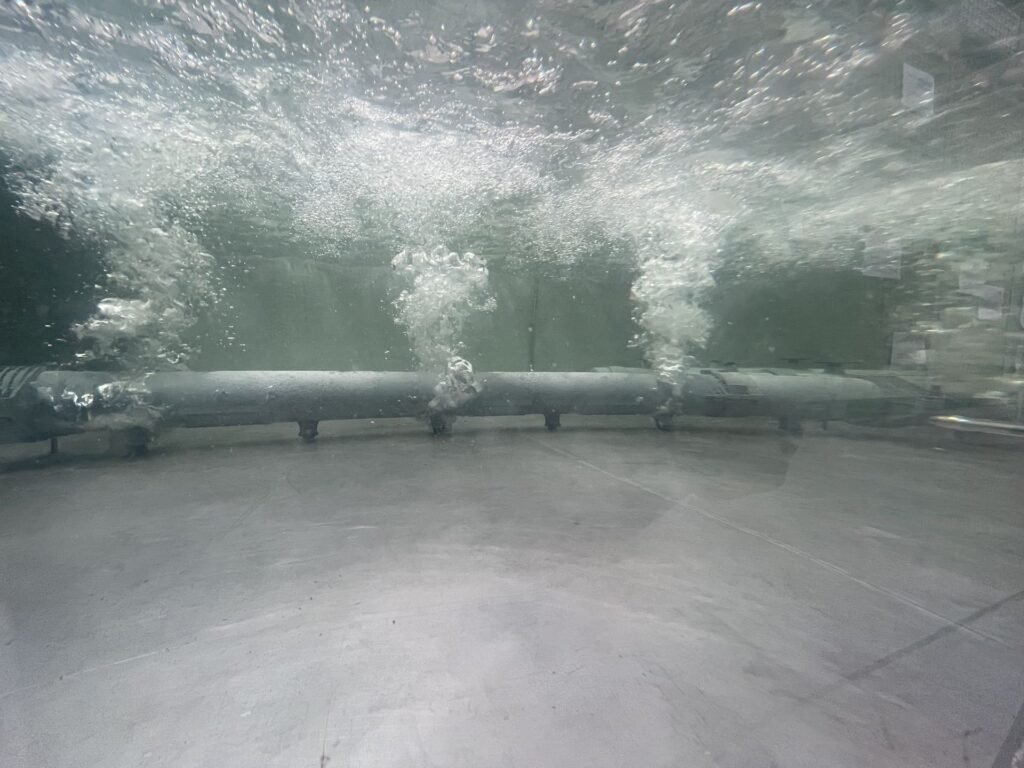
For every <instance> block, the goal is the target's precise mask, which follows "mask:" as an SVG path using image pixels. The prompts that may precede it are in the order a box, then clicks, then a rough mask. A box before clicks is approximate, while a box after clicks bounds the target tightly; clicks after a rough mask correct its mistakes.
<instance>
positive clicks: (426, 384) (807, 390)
mask: <svg viewBox="0 0 1024 768" xmlns="http://www.w3.org/2000/svg"><path fill="white" fill-rule="evenodd" d="M443 386H444V383H443V381H441V380H440V379H439V377H438V376H436V375H433V374H427V373H404V372H333V371H214V372H207V373H199V372H159V373H148V374H143V375H141V376H137V377H132V378H119V377H117V376H116V375H114V374H111V373H97V372H76V371H63V370H44V369H39V368H33V369H28V368H20V369H11V368H8V369H0V442H14V441H28V440H44V439H48V438H51V437H58V436H60V435H66V434H73V433H76V432H83V431H87V430H94V429H109V430H128V429H133V430H140V429H141V430H144V431H145V430H148V431H153V430H156V429H157V428H160V427H209V426H236V425H244V424H270V423H275V422H288V421H292V422H296V423H298V424H299V425H300V434H301V435H302V436H303V438H304V439H307V440H312V439H314V438H315V437H316V433H317V429H316V427H317V424H318V422H320V421H329V420H338V419H372V418H393V417H422V418H427V419H428V420H430V423H431V426H432V428H433V429H434V431H435V432H444V431H447V430H448V429H449V428H450V426H451V423H452V421H454V419H455V417H456V416H511V415H523V414H540V415H543V416H544V418H545V424H546V425H547V426H548V427H549V428H551V429H554V428H557V426H558V425H559V419H558V416H559V415H560V414H563V413H578V414H587V415H598V414H604V415H619V414H647V415H652V416H654V417H655V419H656V421H657V422H658V424H659V426H667V424H668V423H669V420H670V419H671V417H672V416H673V415H677V414H678V415H700V416H721V417H742V416H774V417H778V418H779V419H780V424H785V425H786V428H787V429H795V428H798V427H799V420H800V419H802V418H813V419H816V420H823V421H827V420H848V421H850V420H858V419H869V418H870V419H878V418H887V417H894V416H902V417H906V416H915V415H928V414H934V413H936V412H938V411H939V410H940V408H941V405H942V398H941V397H939V398H936V397H935V395H934V394H932V393H929V392H927V391H925V390H923V389H922V388H921V387H918V386H916V385H913V384H911V383H909V382H907V381H905V380H902V379H899V378H897V377H893V376H887V375H881V374H862V375H851V374H842V375H836V374H824V373H812V372H807V371H786V370H776V369H760V370H712V369H701V370H700V371H698V372H693V373H688V374H686V375H685V376H683V377H682V380H681V381H680V383H678V384H676V385H675V386H671V385H669V384H667V383H665V382H662V381H659V380H658V378H657V377H656V376H655V374H654V373H652V372H648V371H632V372H620V371H612V370H598V371H594V372H587V373H535V372H494V373H479V374H476V375H475V376H474V377H472V379H471V380H470V381H469V383H468V385H467V386H466V387H465V388H464V389H462V390H460V391H459V392H457V393H455V394H456V396H455V397H454V398H453V397H451V396H446V397H440V394H441V393H442V390H441V389H439V388H442V387H443ZM447 394H448V395H451V393H447Z"/></svg>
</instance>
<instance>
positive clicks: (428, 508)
mask: <svg viewBox="0 0 1024 768" xmlns="http://www.w3.org/2000/svg"><path fill="white" fill-rule="evenodd" d="M538 421H539V420H538V419H509V420H500V421H493V420H479V421H473V420H463V421H460V422H459V423H458V424H457V425H456V430H455V434H454V435H453V436H451V437H450V438H446V439H436V438H432V437H430V436H429V435H427V434H425V431H426V430H425V428H424V427H423V426H422V425H417V424H415V423H414V422H411V421H396V422H389V423H384V422H380V423H377V424H340V425H331V424H325V425H323V428H322V430H321V433H322V437H321V439H320V440H319V441H318V443H317V444H315V445H303V444H300V443H298V442H297V441H296V440H295V439H294V437H293V433H294V431H295V428H294V426H290V425H283V426H275V427H259V428H246V429H236V430H196V431H191V432H180V433H174V434H172V435H170V436H168V438H167V439H166V440H165V441H163V443H162V444H161V446H160V447H158V448H157V449H156V450H155V451H154V452H153V455H151V456H149V457H147V458H145V459H141V460H121V459H116V458H111V457H108V456H103V455H101V454H99V453H98V452H97V448H96V445H97V444H96V439H95V438H94V437H92V436H85V437H81V438H76V439H74V440H68V441H65V442H66V447H65V448H63V449H62V450H64V452H63V453H62V454H60V455H59V456H58V457H56V459H55V460H47V461H42V462H35V461H33V460H31V458H30V457H31V456H34V455H38V454H40V453H41V452H44V448H43V446H41V445H34V446H28V447H24V446H19V447H17V448H13V449H5V452H4V453H3V454H0V462H6V464H5V465H4V466H5V467H6V471H3V472H0V765H3V766H9V767H11V768H14V767H18V768H20V767H21V766H32V767H33V768H37V767H38V766H72V765H73V766H185V765H190V766H209V765H216V766H234V765H238V766H310V767H311V768H314V767H316V766H321V765H331V766H373V767H374V768H383V767H385V766H412V765H416V766H427V765H429V766H446V767H448V766H473V767H474V768H476V767H478V766H529V767H530V768H537V767H541V766H558V767H559V768H562V767H563V766H625V765H630V766H765V767H766V768H767V767H768V766H814V767H815V768H820V767H821V766H858V767H860V766H991V765H997V766H999V768H1005V766H1009V765H1011V762H1012V754H1013V751H1014V750H1015V748H1016V745H1017V743H1018V740H1019V738H1020V736H1019V731H1020V729H1021V727H1022V726H1021V722H1020V719H1019V717H1018V713H1019V711H1020V709H1021V703H1022V701H1024V503H1022V501H1024V472H1022V465H1024V461H1022V458H1024V454H1022V452H1021V451H1020V450H1011V449H1006V448H993V447H989V446H971V445H961V444H954V443H953V442H952V441H951V440H949V439H948V436H938V435H937V436H935V438H934V439H932V438H930V437H927V436H926V437H925V438H918V439H915V440H911V441H901V440H893V439H878V438H877V437H876V436H874V435H864V434H859V433H856V434H855V433H848V434H842V433H840V434H836V433H834V432H819V431H814V432H809V433H808V434H807V435H805V436H803V437H801V438H795V437H791V436H782V435H779V434H776V433H775V432H772V431H770V430H765V429H761V428H753V427H751V428H743V427H739V428H732V429H724V430H721V429H715V430H712V429H707V428H704V427H703V426H699V425H698V426H696V427H694V428H691V429H682V430H678V431H675V432H671V433H660V432H657V431H655V430H653V429H649V428H647V426H646V422H644V421H643V420H638V419H589V420H584V419H576V420H574V419H571V418H569V417H566V418H565V420H564V424H565V428H564V429H563V430H561V431H559V432H556V433H548V432H546V431H545V430H544V429H543V427H542V426H540V424H539V423H538ZM1015 719H1017V724H1016V726H1015V725H1014V723H1015Z"/></svg>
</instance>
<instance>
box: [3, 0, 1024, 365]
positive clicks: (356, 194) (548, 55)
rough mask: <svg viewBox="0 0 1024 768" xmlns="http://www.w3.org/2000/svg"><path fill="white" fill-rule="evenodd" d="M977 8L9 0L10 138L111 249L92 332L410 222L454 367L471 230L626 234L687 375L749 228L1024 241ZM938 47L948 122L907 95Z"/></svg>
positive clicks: (163, 313)
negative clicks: (720, 284)
mask: <svg viewBox="0 0 1024 768" xmlns="http://www.w3.org/2000/svg"><path fill="white" fill-rule="evenodd" d="M513 5H514V7H513ZM975 5H976V4H975ZM966 8H967V7H966V6H965V7H964V8H963V9H959V10H957V9H953V11H950V10H948V9H945V10H944V9H941V8H938V9H937V8H935V7H933V5H931V4H928V3H924V2H921V3H904V4H901V6H900V9H899V11H898V12H893V13H888V12H886V11H884V10H877V9H876V10H875V11H872V12H871V13H868V14H860V13H853V12H852V11H851V7H850V4H849V3H843V2H838V0H836V1H835V2H823V3H815V4H813V5H808V6H806V7H803V6H791V5H789V4H782V3H780V4H772V3H746V4H735V5H733V6H730V5H729V4H726V5H722V4H721V3H720V2H717V0H695V1H694V2H689V3H685V4H683V3H667V2H639V3H638V2H635V1H634V0H630V2H619V1H615V2H597V1H596V0H579V2H576V3H572V4H563V3H554V2H547V1H546V0H538V1H537V2H531V3H525V4H508V3H499V2H496V1H494V0H490V1H485V0H481V1H480V2H475V3H470V4H465V3H461V2H460V3H454V2H441V3H431V4H427V5H425V4H422V3H413V2H409V1H408V0H406V1H405V2H378V3H369V4H362V5H354V4H351V3H345V2H340V1H338V0H281V1H280V2H271V3H269V4H268V3H263V2H261V3H255V2H244V1H243V0H206V1H204V2H192V1H190V0H182V1H181V2H166V3H160V4H156V5H154V4H151V3H145V2H124V3H85V2H81V3H78V2H70V3H59V2H55V3H47V4H28V3H6V4H3V5H2V6H0V150H2V152H3V153H4V155H5V156H6V159H7V161H8V167H7V170H6V173H7V176H8V180H9V183H10V184H11V186H12V188H13V189H15V191H16V192H17V193H18V195H19V197H20V200H21V204H22V207H23V210H24V212H25V213H26V214H27V215H29V216H33V217H35V218H38V219H41V220H47V221H50V222H53V223H54V224H55V225H56V226H57V227H59V228H63V229H65V230H68V231H72V230H73V231H75V232H77V233H79V234H82V235H83V236H87V237H90V238H95V239H97V240H99V241H101V242H103V243H104V244H105V245H106V254H107V272H108V275H107V279H106V282H105V285H104V288H105V290H106V291H107V292H108V294H109V296H110V298H109V300H108V301H106V302H104V303H103V304H102V305H101V306H100V307H99V308H98V309H97V312H96V314H95V315H94V317H93V318H92V319H90V320H87V321H86V322H83V323H82V324H81V325H80V326H78V327H77V328H76V332H77V333H78V335H79V336H80V337H81V339H82V341H83V354H85V355H87V356H90V355H91V356H97V357H115V358H118V359H120V360H121V361H122V362H123V363H125V364H128V365H131V366H139V367H141V366H146V365H158V366H163V365H171V364H176V363H178V362H181V361H183V360H187V358H188V355H189V352H190V348H189V344H190V329H191V328H192V326H193V324H194V323H195V321H196V319H197V317H199V316H200V315H201V314H202V313H203V312H204V311H205V308H206V307H208V306H210V305H212V304H215V303H217V302H218V301H219V300H220V296H221V294H222V289H221V287H220V286H218V282H217V265H218V263H220V262H222V261H228V260H230V261H235V262H237V261H238V260H242V261H244V260H245V259H246V258H249V257H250V256H251V255H252V254H251V253H250V252H249V250H253V251H255V250H256V249H262V255H267V254H268V253H274V254H278V253H281V254H284V253H287V254H291V255H302V256H307V257H311V258H319V259H337V260H342V261H345V260H361V261H365V260H367V259H370V260H376V261H377V262H378V263H380V264H386V263H387V262H388V261H389V260H390V259H391V258H392V257H393V255H394V254H395V253H397V252H399V251H402V250H403V249H406V250H407V251H408V252H409V253H418V254H425V258H426V259H427V261H428V262H429V265H427V266H424V268H423V269H422V270H421V271H419V272H418V273H416V274H415V275H413V276H412V277H411V280H412V285H411V286H409V287H408V289H407V292H406V294H403V298H402V299H400V300H399V302H398V304H397V308H398V309H397V312H398V317H397V319H398V320H399V322H401V323H402V324H403V325H404V326H405V327H406V328H407V329H408V332H409V336H410V339H411V343H412V345H413V347H414V349H415V352H416V355H417V356H418V357H419V358H420V360H421V362H422V363H423V364H424V365H428V366H431V367H435V368H437V369H438V370H443V369H444V367H445V365H447V360H448V359H449V358H450V357H451V355H453V354H455V353H456V352H457V350H458V347H459V342H460V341H461V338H460V336H461V334H462V331H463V330H464V328H465V324H466V323H467V322H471V321H472V317H473V315H474V313H476V312H478V311H479V310H481V309H486V306H487V303H488V298H487V296H488V293H487V289H486V285H485V283H486V272H483V273H480V272H476V271H474V270H475V267H472V268H470V267H468V266H467V264H468V262H467V257H466V255H465V252H466V251H468V250H472V251H475V252H477V253H485V254H487V256H488V258H494V257H499V258H515V259H518V260H520V261H523V262H526V263H530V262H552V261H554V262H560V263H566V262H572V263H576V264H579V265H583V267H584V268H585V266H586V264H587V261H588V260H589V259H593V258H594V257H595V254H601V255H602V257H603V258H605V257H608V255H609V254H611V256H612V257H613V258H616V259H619V260H621V261H622V262H624V263H625V264H626V266H627V267H629V268H631V269H633V270H635V273H636V275H637V280H636V284H635V286H634V291H633V293H634V298H635V300H636V312H635V317H636V319H637V321H638V323H639V324H640V326H641V329H642V334H641V342H642V343H643V345H644V347H645V350H646V353H647V356H648V358H649V359H650V361H651V362H652V364H654V365H656V366H657V367H659V368H660V369H661V370H662V371H663V372H664V373H666V374H667V375H672V374H673V373H674V372H675V371H676V370H677V369H678V367H679V366H680V365H681V364H682V360H683V356H684V355H685V352H686V350H687V349H688V348H689V347H691V346H692V345H693V344H695V343H698V342H699V341H700V339H701V338H702V337H703V335H704V334H705V333H706V331H707V324H708V320H707V317H706V314H705V312H704V310H703V308H702V305H701V301H702V295H703V291H704V289H705V288H706V287H707V286H708V285H709V283H710V282H711V281H712V279H713V273H714V270H715V269H716V267H717V266H718V264H719V263H720V260H721V259H722V253H723V243H727V242H737V241H739V240H743V242H745V243H746V247H747V248H748V249H751V250H753V251H754V252H756V253H757V255H758V258H759V259H761V260H763V262H764V263H769V262H771V261H772V260H778V259H787V258H792V257H793V254H794V253H797V252H798V254H799V256H800V258H808V254H809V253H810V254H811V255H810V258H837V255H836V254H837V250H836V249H835V248H834V247H830V246H829V244H830V243H833V242H835V241H837V240H842V239H843V238H849V237H851V236H857V233H859V232H861V231H862V230H863V228H864V227H866V226H867V227H871V228H875V229H885V230H886V231H889V232H892V233H894V236H900V237H904V238H914V237H930V238H937V239H942V238H944V237H954V236H955V237H959V236H961V235H963V234H964V233H966V234H968V235H970V234H972V233H973V234H977V233H981V232H984V233H985V234H986V235H987V236H989V237H996V238H998V237H1005V238H1007V239H1009V238H1012V237H1013V235H1014V234H1015V231H1016V228H1017V226H1018V220H1019V214H1018V208H1019V202H1020V183H1019V182H1020V176H1021V156H1022V152H1021V150H1022V148H1024V134H1022V133H1021V131H1020V129H1019V128H1018V127H1016V126H1019V125H1020V124H1022V121H1021V118H1022V117H1024V114H1022V108H1021V100H1020V99H1017V98H1015V96H1017V95H1019V94H1018V93H1017V90H1014V89H1018V88H1019V86H1020V83H1021V82H1024V80H1022V78H1021V76H1020V72H1024V67H1022V66H1021V65H1020V64H1019V61H1018V59H1017V58H1016V57H1015V55H1014V54H1015V52H1016V51H1017V50H1018V49H1019V40H1018V39H1017V38H1016V37H1013V36H1009V37H1008V36H1007V33H1006V29H1010V28H1011V27H1012V26H1013V25H1012V24H1010V23H1009V22H1007V23H1005V24H1001V26H1000V27H999V29H1000V33H999V40H998V51H997V53H998V55H995V54H993V53H992V50H993V49H992V44H993V43H992V41H991V40H987V39H985V38H984V34H987V33H985V30H986V29H987V28H988V27H986V26H985V25H984V24H979V23H977V19H975V16H973V15H971V14H968V13H967V12H966V10H965V9H966ZM971 8H974V5H972V6H971ZM967 10H969V9H967ZM1003 10H1004V11H1005V9H1003ZM972 13H973V12H972ZM1007 13H1009V14H1010V16H1012V17H1013V18H1016V17H1015V16H1014V14H1013V13H1012V12H1007ZM1005 16H1006V13H1002V15H1001V16H1000V18H1003V17H1005ZM1011 20H1012V19H1011ZM1017 21H1018V22H1019V19H1018V20H1017ZM968 22H970V23H968ZM1018 27H1019V23H1018ZM951 29H952V30H953V32H955V35H953V34H952V33H951V32H950V30H951ZM950 40H952V41H953V42H950ZM940 49H941V51H943V52H944V54H945V58H936V57H935V56H933V55H932V54H934V53H935V51H937V50H940ZM929 57H931V58H929ZM985 57H987V58H985ZM922 59H924V60H925V61H926V62H928V65H929V66H932V67H933V68H934V69H933V71H932V72H930V73H929V74H930V75H932V76H934V78H935V82H936V83H937V86H936V88H937V89H938V92H937V94H936V104H935V114H934V115H932V116H930V117H927V116H922V115H920V114H915V113H912V112H910V111H908V110H906V109H905V108H903V107H902V106H901V99H900V96H901V94H900V92H899V72H901V71H902V67H903V65H904V64H905V63H907V62H910V63H914V62H916V63H917V64H918V65H921V66H923V64H922V62H921V60H922ZM943 62H945V63H943ZM943 67H945V69H942V68H943ZM957 67H959V69H958V68H957ZM978 73H980V74H978ZM979 78H980V79H979ZM982 126H983V127H984V129H985V130H984V131H982V130H981V127H982ZM965 135H971V136H980V135H985V136H992V137H993V138H992V141H991V142H986V141H980V140H979V141H977V142H975V143H974V144H970V145H969V144H965V143H964V142H959V143H958V142H957V140H956V137H958V136H965ZM996 144H998V146H999V147H1000V149H999V150H998V151H990V150H991V149H992V146H995V145H996ZM952 150H955V151H952ZM243 231H248V232H252V233H257V234H255V235H253V236H251V237H250V238H249V239H248V240H246V239H245V238H244V237H243V236H242V234H241V233H242V232H243ZM794 241H800V243H802V247H801V248H800V249H798V251H797V250H794V248H793V242H794ZM807 243H813V244H816V245H814V246H812V247H808V246H807ZM438 244H441V246H442V247H441V250H440V251H434V250H432V249H434V248H435V246H437V245H438ZM448 249H452V250H455V251H458V252H459V253H461V254H462V255H461V256H459V257H458V258H454V259H452V258H450V256H449V254H451V253H452V250H448ZM435 253H440V254H443V258H441V257H438V258H437V259H436V260H435V261H436V263H435V261H431V260H433V259H434V254H435ZM846 257H847V256H846V255H845V254H842V253H841V254H839V256H838V258H846ZM481 275H483V277H481ZM446 293H450V294H451V295H450V296H445V294H446ZM431 324H433V325H431Z"/></svg>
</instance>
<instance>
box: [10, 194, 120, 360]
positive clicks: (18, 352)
mask: <svg viewBox="0 0 1024 768" xmlns="http://www.w3.org/2000/svg"><path fill="white" fill-rule="evenodd" d="M17 204H18V201H17V198H16V197H15V195H14V193H13V192H12V191H11V190H10V188H9V187H8V185H7V182H6V179H5V178H4V177H3V176H0V365H28V364H38V363H50V362H55V363H68V362H70V361H72V360H73V359H74V351H75V350H74V338H73V334H71V332H70V330H69V329H70V327H71V326H72V325H73V324H74V323H76V322H80V321H82V320H84V319H85V318H86V317H88V316H89V315H90V314H91V312H92V311H93V309H94V308H95V306H96V302H97V300H98V298H100V297H99V296H98V293H99V290H98V289H97V288H96V287H95V286H96V284H97V282H98V281H99V280H101V279H102V275H103V269H102V264H101V255H100V250H99V248H98V247H95V246H93V245H91V244H87V243H83V242H81V241H80V240H77V239H75V237H74V236H72V237H64V236H62V235H61V234H60V233H59V232H58V231H57V230H56V229H55V228H54V226H53V225H51V224H49V223H48V222H40V221H34V220H32V219H30V218H28V217H27V216H25V215H23V214H21V213H19V211H18V208H17Z"/></svg>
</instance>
